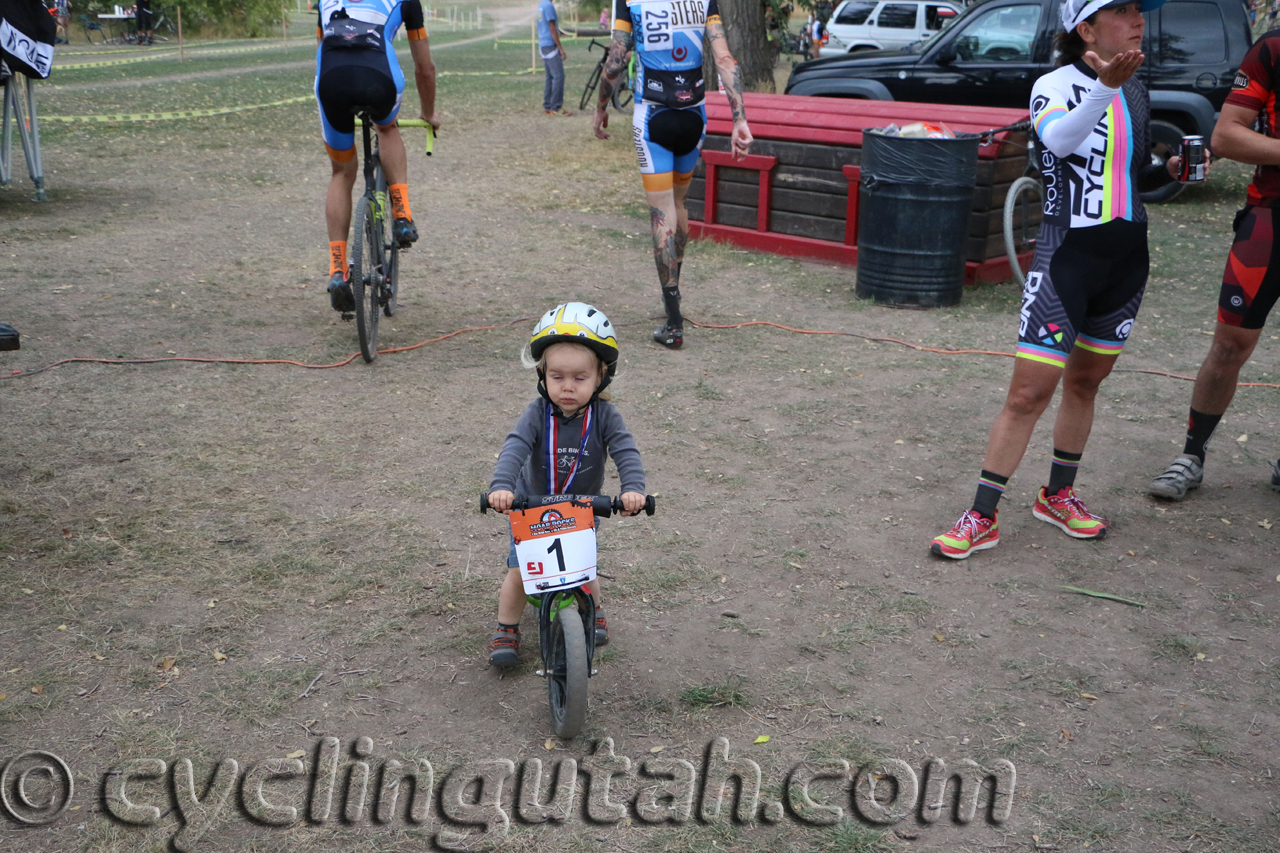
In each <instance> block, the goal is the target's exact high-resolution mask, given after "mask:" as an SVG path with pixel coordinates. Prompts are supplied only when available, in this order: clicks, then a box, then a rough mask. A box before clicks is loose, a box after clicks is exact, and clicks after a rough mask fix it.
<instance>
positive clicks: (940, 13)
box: [924, 6, 956, 30]
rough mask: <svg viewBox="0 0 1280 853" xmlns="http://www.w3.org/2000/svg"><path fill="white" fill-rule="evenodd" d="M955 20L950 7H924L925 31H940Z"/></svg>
mask: <svg viewBox="0 0 1280 853" xmlns="http://www.w3.org/2000/svg"><path fill="white" fill-rule="evenodd" d="M955 19H956V10H955V9H952V8H951V7H950V6H925V7H924V28H925V29H926V30H941V29H942V28H943V27H945V26H946V25H947V24H948V23H950V22H951V21H954V20H955Z"/></svg>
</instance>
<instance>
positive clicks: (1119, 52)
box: [930, 0, 1181, 560]
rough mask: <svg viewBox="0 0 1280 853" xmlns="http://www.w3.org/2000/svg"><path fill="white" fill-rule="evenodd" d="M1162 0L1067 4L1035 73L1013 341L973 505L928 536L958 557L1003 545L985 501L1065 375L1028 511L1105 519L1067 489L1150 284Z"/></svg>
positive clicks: (1095, 528) (1072, 532) (1048, 517)
mask: <svg viewBox="0 0 1280 853" xmlns="http://www.w3.org/2000/svg"><path fill="white" fill-rule="evenodd" d="M1163 2H1164V0H1140V2H1131V0H1066V3H1064V4H1063V6H1062V23H1063V28H1064V29H1065V32H1064V33H1062V34H1061V35H1060V36H1059V38H1058V46H1059V50H1060V52H1061V58H1060V60H1059V62H1060V64H1059V67H1058V68H1057V69H1055V70H1054V71H1052V72H1050V73H1048V74H1046V75H1045V76H1043V77H1041V78H1040V79H1039V80H1038V81H1036V84H1035V87H1034V88H1033V89H1032V92H1031V119H1032V122H1033V124H1034V126H1035V132H1036V134H1037V136H1038V137H1039V139H1040V146H1039V148H1040V150H1039V158H1040V169H1041V172H1042V174H1043V178H1044V200H1045V201H1044V222H1043V223H1042V225H1041V226H1040V236H1039V239H1038V240H1037V242H1036V252H1035V257H1034V259H1033V260H1032V262H1031V271H1030V272H1029V273H1028V274H1027V281H1026V284H1025V286H1024V289H1023V293H1022V311H1021V317H1020V318H1019V327H1018V351H1017V358H1016V359H1015V360H1014V368H1013V381H1012V382H1011V383H1010V386H1009V393H1008V397H1007V399H1006V400H1005V404H1004V408H1003V410H1002V411H1001V412H1000V414H999V415H998V416H997V417H996V422H995V426H994V427H993V428H992V430H991V435H990V438H989V439H988V443H987V455H986V458H985V459H984V461H983V466H982V467H983V471H982V474H981V476H980V477H979V480H978V490H977V494H976V496H975V497H974V502H973V507H972V508H971V509H969V510H966V511H965V513H964V514H963V515H961V516H960V520H959V521H958V522H956V525H955V527H953V528H952V529H951V530H950V531H949V532H947V533H944V534H943V535H941V536H939V537H938V538H936V539H934V540H933V543H932V545H931V546H930V550H931V551H932V552H933V553H934V554H938V555H940V556H943V557H950V558H952V559H957V560H963V559H964V558H966V557H968V556H969V554H970V553H972V552H973V551H980V550H983V549H985V548H992V547H994V546H995V545H996V544H997V543H998V542H999V541H1000V533H999V529H998V527H997V524H996V504H997V503H998V502H999V500H1000V495H1001V493H1002V492H1003V491H1004V488H1005V485H1006V484H1007V483H1008V481H1009V477H1011V476H1012V475H1013V472H1014V471H1015V470H1016V469H1017V467H1018V463H1019V462H1021V461H1022V456H1023V454H1024V453H1025V452H1026V449H1027V443H1028V442H1029V441H1030V439H1031V432H1032V430H1033V429H1034V428H1035V425H1036V421H1038V420H1039V418H1040V415H1041V414H1043V412H1044V410H1045V408H1046V407H1047V406H1048V405H1049V401H1050V400H1051V399H1052V398H1053V393H1054V390H1055V389H1056V388H1057V386H1058V382H1059V380H1062V386H1063V387H1062V402H1061V404H1060V405H1059V407H1058V415H1057V420H1056V421H1055V422H1054V427H1053V446H1054V450H1053V463H1052V466H1051V468H1050V473H1049V483H1048V485H1047V486H1045V487H1044V488H1042V489H1040V492H1039V494H1038V495H1037V496H1036V501H1035V506H1034V507H1033V509H1032V514H1033V515H1034V516H1035V517H1036V518H1038V519H1040V520H1042V521H1045V522H1048V523H1049V524H1052V525H1054V526H1055V527H1057V528H1059V529H1060V530H1062V531H1063V532H1064V533H1066V534H1067V535H1068V536H1071V537H1073V538H1076V539H1097V538H1100V537H1102V536H1103V535H1105V534H1106V532H1107V521H1106V519H1104V518H1101V517H1099V516H1096V515H1094V514H1092V513H1090V512H1089V511H1088V510H1087V509H1086V508H1085V506H1084V504H1083V503H1082V502H1081V501H1080V499H1079V498H1077V497H1076V495H1075V491H1074V489H1073V486H1074V483H1075V474H1076V469H1077V468H1078V467H1079V464H1080V458H1081V456H1082V455H1083V453H1084V446H1085V442H1086V441H1087V440H1088V438H1089V431H1090V428H1091V427H1092V426H1093V404H1094V397H1095V395H1096V394H1097V392H1098V386H1099V384H1100V383H1101V382H1102V380H1103V379H1104V378H1106V376H1107V374H1109V373H1110V372H1111V368H1112V367H1113V366H1114V364H1115V361H1116V358H1117V357H1118V356H1119V355H1120V350H1121V349H1122V348H1123V347H1124V343H1125V340H1126V339H1128V337H1129V333H1130V331H1131V330H1132V328H1133V320H1134V318H1135V317H1136V316H1137V313H1138V306H1139V305H1140V304H1141V303H1142V292H1143V289H1144V288H1145V287H1146V283H1147V268H1148V255H1147V212H1146V209H1145V208H1144V207H1143V206H1142V199H1141V198H1140V197H1139V195H1138V193H1139V192H1147V191H1150V190H1153V189H1156V188H1158V187H1161V186H1163V185H1165V184H1167V183H1169V182H1170V181H1172V180H1174V176H1175V175H1177V174H1178V166H1179V164H1180V162H1181V161H1180V160H1179V158H1178V157H1172V158H1170V159H1169V161H1168V162H1167V163H1166V164H1164V165H1157V164H1153V163H1151V159H1150V157H1149V155H1148V147H1149V139H1150V129H1149V127H1148V123H1149V121H1150V117H1151V105H1150V99H1149V97H1148V95H1147V89H1146V87H1145V86H1144V85H1143V84H1142V83H1141V82H1140V81H1139V80H1138V79H1137V78H1136V77H1135V76H1134V72H1136V71H1137V70H1138V67H1139V66H1140V65H1141V64H1142V61H1143V59H1144V57H1143V55H1142V52H1141V47H1142V31H1143V24H1144V22H1143V18H1142V13H1143V12H1144V11H1148V10H1150V9H1155V8H1157V7H1159V6H1160V5H1162V4H1163Z"/></svg>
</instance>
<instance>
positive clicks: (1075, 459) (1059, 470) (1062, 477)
mask: <svg viewBox="0 0 1280 853" xmlns="http://www.w3.org/2000/svg"><path fill="white" fill-rule="evenodd" d="M1082 456H1084V454H1083V453H1068V452H1067V451H1065V450H1059V449H1058V448H1056V447H1055V448H1054V449H1053V465H1052V466H1050V468H1049V485H1047V486H1045V487H1044V492H1045V494H1046V495H1056V494H1057V493H1058V492H1060V491H1062V490H1063V489H1065V488H1066V487H1067V486H1074V485H1075V484H1076V471H1079V470H1080V457H1082Z"/></svg>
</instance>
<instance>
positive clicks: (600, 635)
mask: <svg viewBox="0 0 1280 853" xmlns="http://www.w3.org/2000/svg"><path fill="white" fill-rule="evenodd" d="M596 645H597V646H607V645H609V623H608V622H607V621H606V620H605V618H604V611H603V610H597V611H596Z"/></svg>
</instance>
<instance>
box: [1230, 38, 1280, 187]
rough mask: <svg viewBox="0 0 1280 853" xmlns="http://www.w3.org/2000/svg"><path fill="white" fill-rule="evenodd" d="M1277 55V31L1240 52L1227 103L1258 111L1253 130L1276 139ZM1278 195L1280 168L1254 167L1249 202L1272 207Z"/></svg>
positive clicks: (1278, 135)
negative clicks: (1242, 59)
mask: <svg viewBox="0 0 1280 853" xmlns="http://www.w3.org/2000/svg"><path fill="white" fill-rule="evenodd" d="M1278 55H1280V30H1272V31H1271V32H1269V33H1267V34H1266V35H1264V36H1262V37H1261V38H1259V39H1258V40H1257V41H1256V42H1254V43H1253V47H1251V48H1249V52H1248V53H1246V54H1245V55H1244V61H1243V62H1241V63H1240V70H1239V71H1237V72H1236V79H1235V82H1234V83H1233V84H1232V86H1231V94H1229V95H1227V103H1228V104H1234V105H1235V106H1239V107H1245V108H1247V109H1250V110H1257V111H1258V119H1257V121H1256V123H1255V124H1254V129H1255V130H1257V131H1258V133H1261V134H1262V135H1263V136H1266V137H1269V138H1271V139H1280V131H1277V129H1276V71H1277V69H1276V57H1277V56H1278ZM1277 198H1280V167H1277V166H1258V167H1257V168H1256V169H1255V170H1254V173H1253V182H1252V183H1250V184H1249V201H1248V203H1249V204H1251V205H1257V206H1261V207H1274V206H1275V202H1276V199H1277Z"/></svg>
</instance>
